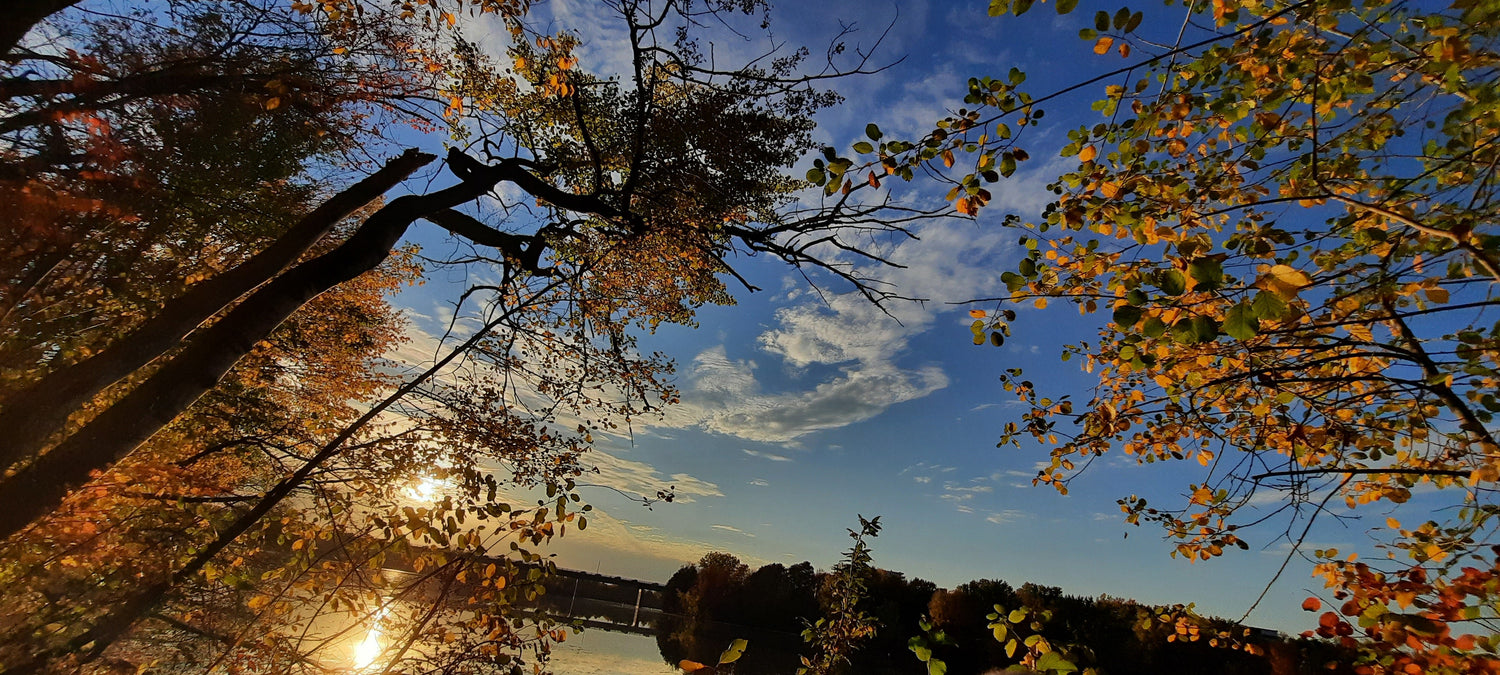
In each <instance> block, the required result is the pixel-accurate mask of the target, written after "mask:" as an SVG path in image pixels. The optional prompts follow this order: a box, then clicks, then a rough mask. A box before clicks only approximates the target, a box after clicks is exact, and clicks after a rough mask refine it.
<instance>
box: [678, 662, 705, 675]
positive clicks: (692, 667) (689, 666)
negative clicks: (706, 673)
mask: <svg viewBox="0 0 1500 675" xmlns="http://www.w3.org/2000/svg"><path fill="white" fill-rule="evenodd" d="M677 667H678V668H681V669H682V670H683V671H685V672H689V673H696V672H698V671H700V670H703V669H704V668H707V667H708V666H705V665H703V664H701V663H698V662H697V661H689V660H687V659H683V660H682V662H681V663H678V664H677Z"/></svg>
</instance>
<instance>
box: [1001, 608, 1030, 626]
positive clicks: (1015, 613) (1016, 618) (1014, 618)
mask: <svg viewBox="0 0 1500 675" xmlns="http://www.w3.org/2000/svg"><path fill="white" fill-rule="evenodd" d="M1005 620H1006V621H1009V622H1011V623H1020V622H1022V621H1025V620H1026V608H1025V607H1020V608H1017V609H1013V610H1010V616H1007V617H1005Z"/></svg>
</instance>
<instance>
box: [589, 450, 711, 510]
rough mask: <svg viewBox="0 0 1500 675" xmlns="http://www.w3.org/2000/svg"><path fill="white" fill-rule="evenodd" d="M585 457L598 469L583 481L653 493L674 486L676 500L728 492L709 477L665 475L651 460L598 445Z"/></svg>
mask: <svg viewBox="0 0 1500 675" xmlns="http://www.w3.org/2000/svg"><path fill="white" fill-rule="evenodd" d="M585 459H586V460H587V461H589V462H591V463H592V464H593V465H594V467H595V468H596V469H597V472H596V473H594V474H593V476H592V477H590V478H587V479H586V480H584V481H580V482H585V483H594V484H597V485H602V486H604V487H608V488H613V489H616V490H619V491H621V492H624V493H627V494H631V495H645V496H652V495H655V494H656V492H657V491H658V490H668V489H670V490H671V491H672V493H673V494H674V495H675V497H674V501H678V502H692V501H694V499H693V498H694V497H723V496H724V493H723V492H721V491H720V490H719V486H718V485H715V484H713V483H710V482H708V481H705V480H700V479H698V478H695V477H693V476H691V475H689V474H685V473H674V474H672V475H671V476H670V477H664V476H662V475H661V474H660V473H658V472H657V469H656V467H653V466H651V465H650V464H646V463H643V462H635V461H631V460H628V459H622V458H620V457H616V456H614V455H611V454H609V453H607V452H605V451H603V450H599V449H598V448H595V449H594V450H591V451H590V452H589V453H588V454H587V455H585Z"/></svg>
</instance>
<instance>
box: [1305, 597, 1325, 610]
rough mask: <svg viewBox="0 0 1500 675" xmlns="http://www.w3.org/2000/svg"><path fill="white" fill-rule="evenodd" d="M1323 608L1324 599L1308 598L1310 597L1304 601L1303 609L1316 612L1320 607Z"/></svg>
mask: <svg viewBox="0 0 1500 675" xmlns="http://www.w3.org/2000/svg"><path fill="white" fill-rule="evenodd" d="M1322 608H1323V601H1322V600H1319V599H1317V598H1308V599H1306V600H1303V601H1302V609H1304V610H1307V611H1309V612H1316V611H1318V610H1319V609H1322Z"/></svg>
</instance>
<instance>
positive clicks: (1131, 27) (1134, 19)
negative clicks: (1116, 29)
mask: <svg viewBox="0 0 1500 675" xmlns="http://www.w3.org/2000/svg"><path fill="white" fill-rule="evenodd" d="M1145 16H1146V15H1145V14H1142V13H1140V12H1136V13H1135V14H1132V15H1130V20H1129V21H1126V22H1125V32H1126V33H1131V32H1134V31H1135V29H1137V28H1140V27H1141V19H1144V18H1145Z"/></svg>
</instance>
